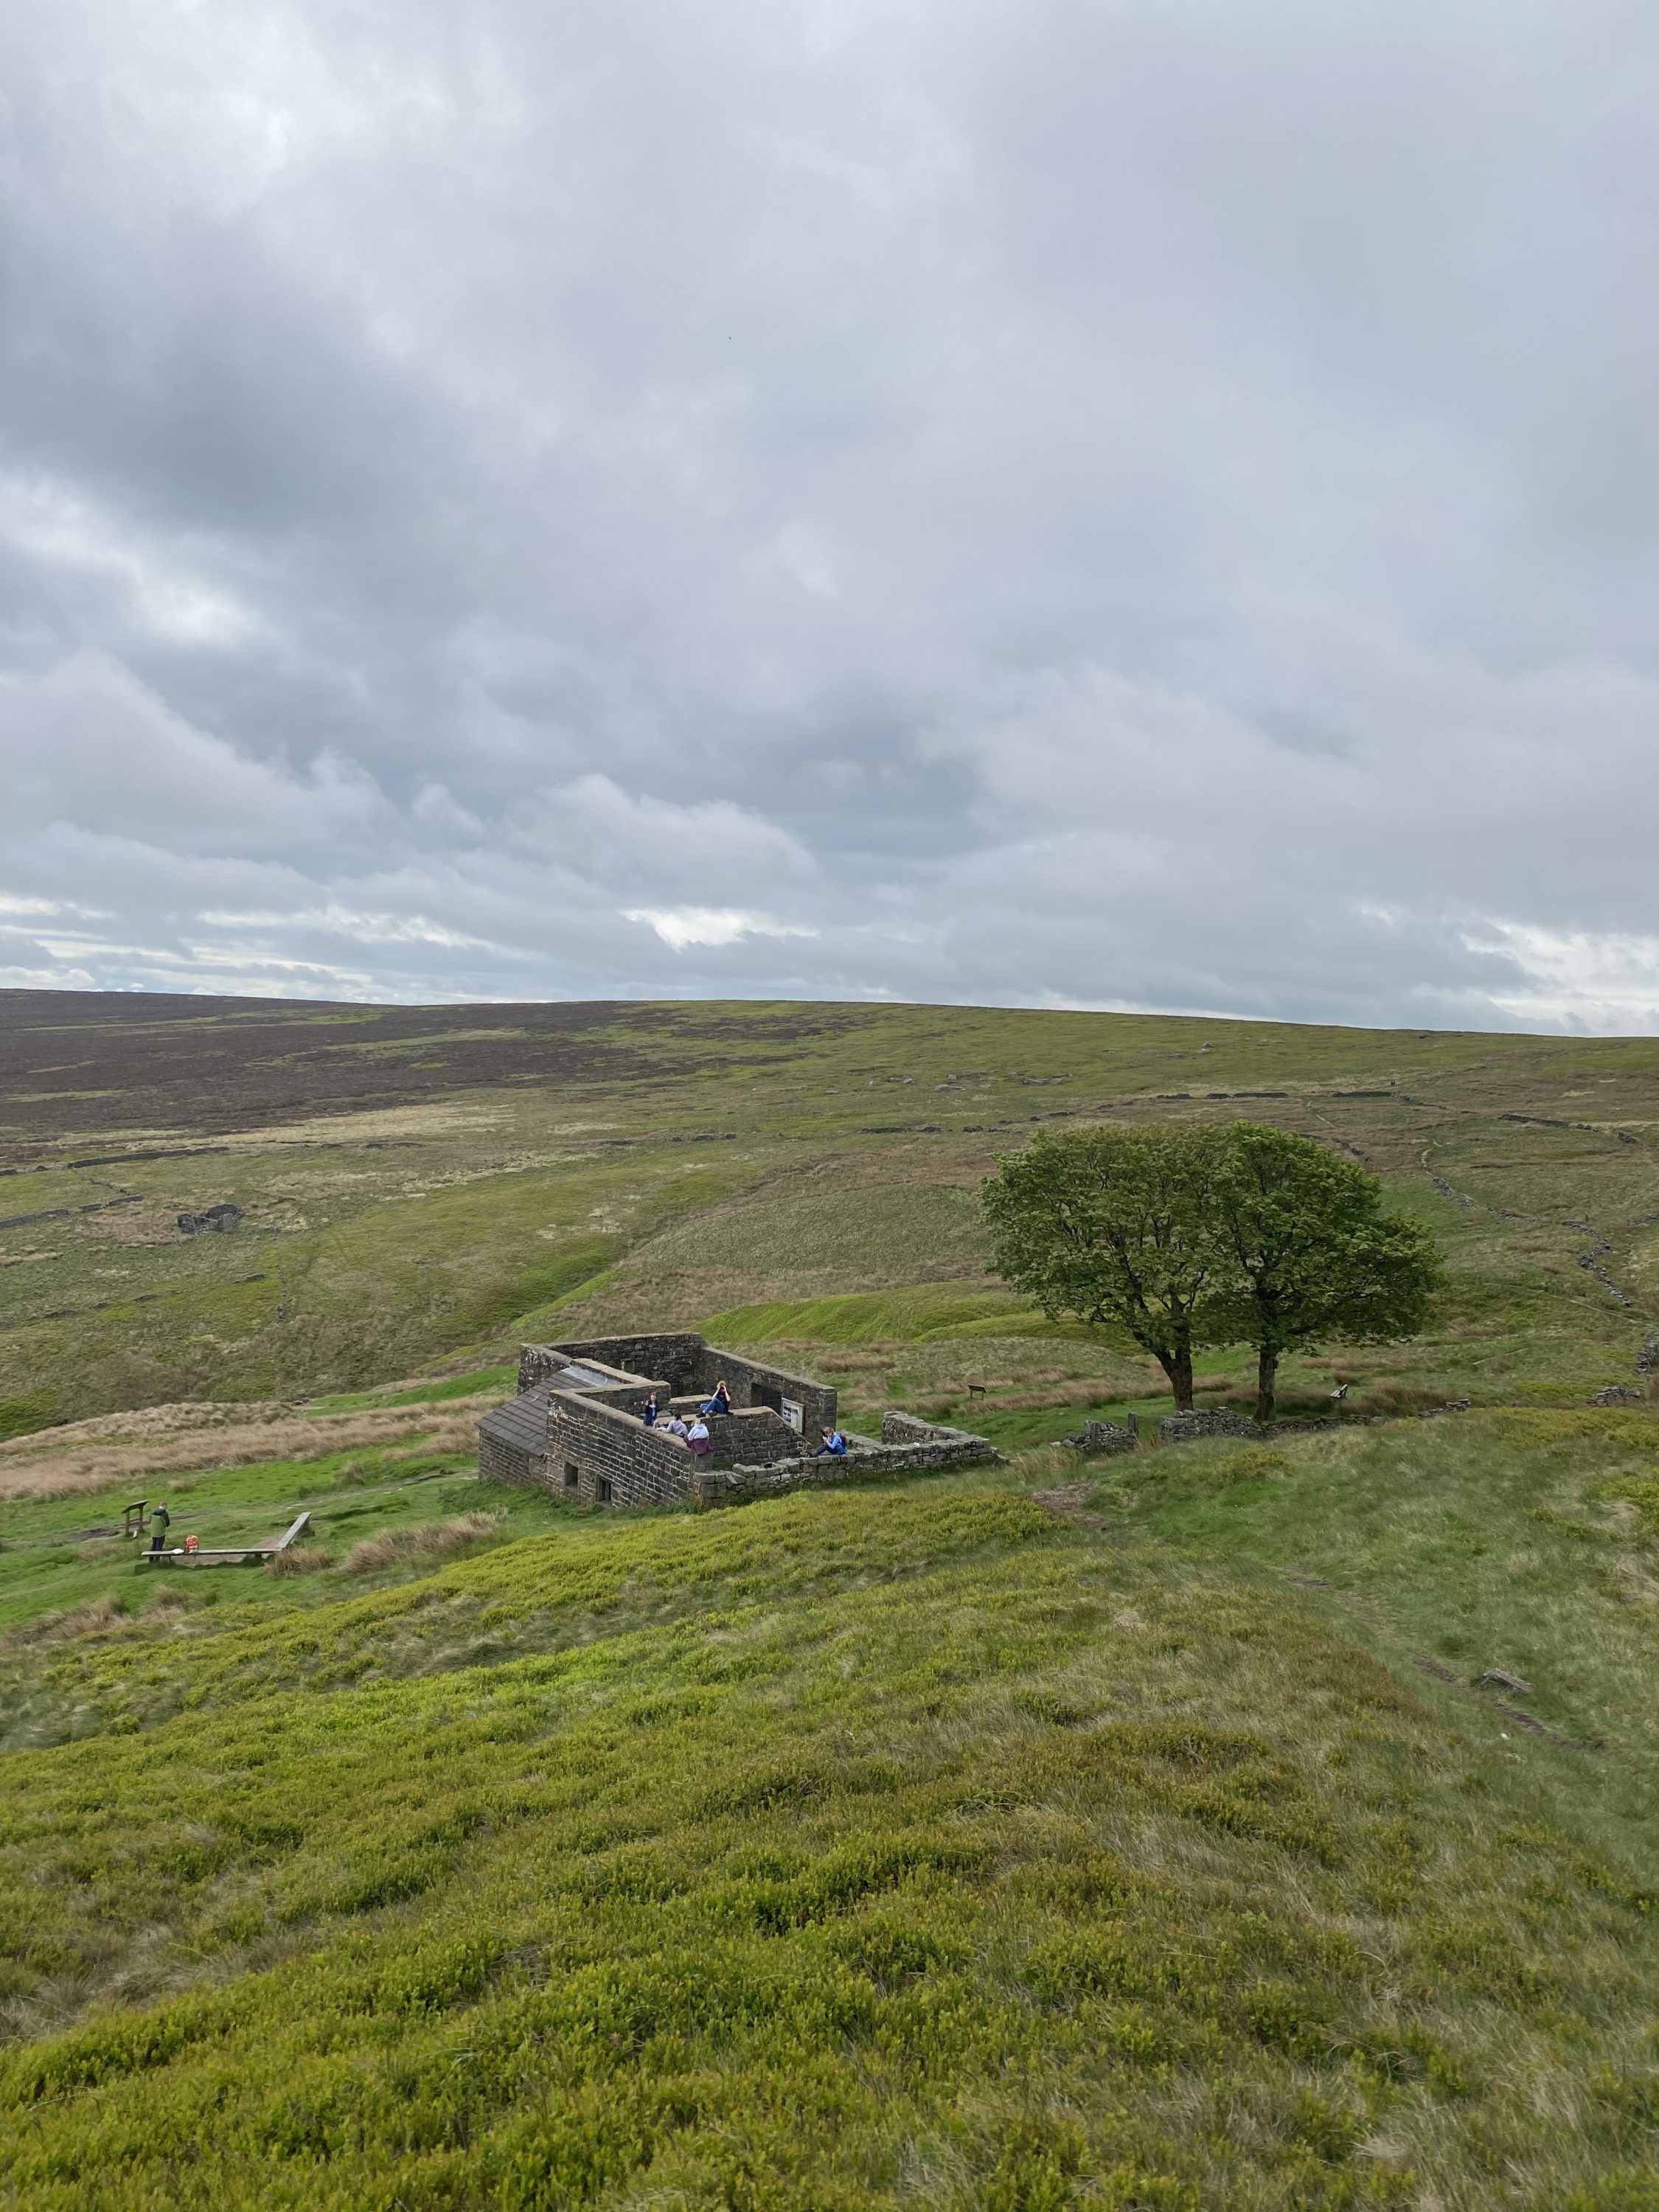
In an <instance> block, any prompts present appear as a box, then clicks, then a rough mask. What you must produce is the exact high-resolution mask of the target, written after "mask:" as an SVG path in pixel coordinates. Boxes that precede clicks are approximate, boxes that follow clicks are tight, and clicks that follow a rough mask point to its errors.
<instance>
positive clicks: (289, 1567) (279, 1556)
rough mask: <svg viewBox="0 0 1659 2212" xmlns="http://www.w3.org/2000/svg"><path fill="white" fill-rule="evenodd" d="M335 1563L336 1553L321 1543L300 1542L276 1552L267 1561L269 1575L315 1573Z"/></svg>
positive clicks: (266, 1568)
mask: <svg viewBox="0 0 1659 2212" xmlns="http://www.w3.org/2000/svg"><path fill="white" fill-rule="evenodd" d="M333 1564H334V1554H333V1553H332V1552H331V1551H328V1550H327V1549H325V1547H324V1546H323V1545H321V1544H300V1545H295V1546H293V1547H291V1548H290V1549H289V1550H288V1551H286V1552H275V1553H272V1554H271V1556H270V1559H267V1560H266V1561H265V1572H266V1573H267V1574H268V1575H279V1576H280V1575H314V1574H318V1573H320V1572H321V1571H322V1569H323V1568H325V1567H331V1566H332V1565H333Z"/></svg>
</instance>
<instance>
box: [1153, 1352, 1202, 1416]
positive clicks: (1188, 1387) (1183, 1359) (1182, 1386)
mask: <svg viewBox="0 0 1659 2212" xmlns="http://www.w3.org/2000/svg"><path fill="white" fill-rule="evenodd" d="M1157 1358H1158V1365H1159V1366H1160V1367H1161V1368H1162V1369H1163V1370H1164V1373H1165V1374H1166V1375H1167V1376H1169V1378H1170V1389H1172V1390H1173V1391H1174V1392H1175V1401H1176V1413H1191V1412H1192V1410H1193V1355H1192V1352H1191V1351H1190V1349H1183V1350H1182V1351H1180V1352H1159V1353H1158V1355H1157Z"/></svg>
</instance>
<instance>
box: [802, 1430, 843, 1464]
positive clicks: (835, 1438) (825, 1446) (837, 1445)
mask: <svg viewBox="0 0 1659 2212" xmlns="http://www.w3.org/2000/svg"><path fill="white" fill-rule="evenodd" d="M819 1434H820V1435H821V1436H822V1437H823V1443H821V1444H820V1445H819V1446H818V1448H817V1450H816V1451H815V1452H813V1453H811V1455H810V1456H811V1458H813V1459H845V1458H846V1456H847V1439H846V1437H844V1436H842V1432H841V1431H840V1430H839V1429H823V1430H820V1431H819Z"/></svg>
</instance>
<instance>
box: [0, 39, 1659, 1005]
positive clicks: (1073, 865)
mask: <svg viewBox="0 0 1659 2212" xmlns="http://www.w3.org/2000/svg"><path fill="white" fill-rule="evenodd" d="M0 132H3V143H0V214H3V234H0V286H3V300H0V751H3V763H4V769H5V786H4V805H3V819H0V982H4V983H11V984H16V983H40V984H56V985H61V984H64V983H70V984H82V985H98V986H136V987H144V988H161V989H205V990H212V991H246V992H256V993H274V994H283V995H318V996H344V997H370V996H372V997H387V998H398V999H448V998H473V997H506V998H525V997H540V996H565V995H571V994H575V995H584V996H586V995H599V996H611V995H617V994H677V993H696V994H716V993H718V994H752V993H766V994H789V995H830V996H846V997H854V996H892V997H897V998H921V999H932V1000H999V1001H1006V1002H1011V1003H1016V1004H1024V1005H1062V1006H1073V1005H1076V1006H1161V1007H1169V1008H1173V1009H1177V1010H1210V1011H1221V1012H1246V1013H1258V1014H1267V1015H1277V1016H1285V1017H1295V1018H1311V1019H1334V1020H1339V1021H1382V1022H1406V1023H1413V1024H1461V1025H1470V1026H1474V1025H1488V1026H1526V1027H1537V1028H1559V1027H1569V1028H1571V1027H1586V1028H1589V1029H1623V1030H1650V1029H1654V1028H1659V876H1656V871H1655V869H1654V866H1653V862H1652V854H1653V851H1654V848H1655V829H1656V816H1659V776H1656V769H1659V745H1656V736H1659V589H1656V586H1659V574H1656V570H1659V557H1656V532H1655V520H1656V515H1659V430H1656V423H1659V415H1656V410H1655V402H1654V393H1655V391H1656V389H1659V375H1656V368H1659V362H1656V355H1659V286H1656V284H1655V283H1654V281H1653V274H1652V261H1653V248H1652V244H1651V231H1652V210H1653V207H1654V205H1655V201H1656V190H1659V19H1656V17H1655V15H1654V14H1653V11H1652V10H1651V9H1649V8H1644V7H1638V6H1628V7H1626V6H1618V5H1603V4H1597V0H1583V4H1581V5H1578V6H1576V7H1573V8H1571V9H1569V8H1564V7H1561V6H1559V4H1554V3H1553V0H1552V4H1550V5H1548V6H1544V5H1536V4H1532V0H1501V4H1499V0H1490V4H1488V0H1390V4H1388V5H1386V6H1384V5H1381V4H1379V5H1376V6H1372V5H1360V6H1357V7H1348V8H1336V9H1333V8H1331V7H1330V6H1329V5H1328V0H1303V3H1302V4H1291V0H1242V4H1241V3H1240V0H1164V4H1152V5H1146V4H1142V0H1027V4H1024V5H1021V6H1018V7H1015V6H1009V5H1006V4H999V5H996V6H990V5H986V4H982V0H949V4H946V0H881V4H880V5H877V4H874V0H802V4H800V5H799V6H795V7H788V8H780V7H777V6H775V5H774V4H771V0H766V3H765V4H763V3H762V0H708V4H707V5H704V6H700V7H697V8H694V9H686V8H684V7H681V6H678V5H670V4H667V0H616V4H612V5H608V6H605V7H601V8H595V7H592V6H587V5H584V6H575V5H571V4H566V0H465V4H464V5H463V4H461V0H351V3H350V4H348V5H345V6H341V5H339V4H337V0H330V4H327V5H324V4H322V0H280V4H276V3H275V0H273V3H272V4H262V0H157V4H155V5H154V6H147V7H139V8H135V7H133V6H131V4H130V0H53V4H52V5H51V6H50V7H38V8H18V9H12V10H10V11H8V13H7V15H6V17H5V20H4V24H3V27H0Z"/></svg>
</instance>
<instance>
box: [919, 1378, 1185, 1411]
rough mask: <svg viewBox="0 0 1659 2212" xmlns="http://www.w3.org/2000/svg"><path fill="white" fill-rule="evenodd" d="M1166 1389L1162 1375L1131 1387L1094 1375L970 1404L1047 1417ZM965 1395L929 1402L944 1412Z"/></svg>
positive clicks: (1006, 1392)
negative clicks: (1067, 1409) (1066, 1408)
mask: <svg viewBox="0 0 1659 2212" xmlns="http://www.w3.org/2000/svg"><path fill="white" fill-rule="evenodd" d="M1169 1388H1170V1385H1169V1382H1168V1380H1167V1378H1166V1377H1165V1376H1162V1375H1160V1376H1158V1380H1157V1382H1156V1383H1154V1382H1153V1381H1152V1378H1151V1376H1137V1377H1136V1378H1135V1380H1134V1381H1133V1383H1109V1382H1107V1381H1106V1380H1105V1378H1104V1377H1103V1376H1098V1375H1097V1376H1095V1377H1094V1378H1093V1380H1092V1381H1090V1380H1088V1379H1086V1378H1085V1379H1084V1380H1080V1381H1079V1382H1075V1383H1051V1384H1049V1385H1048V1386H1047V1387H1046V1388H1044V1389H1040V1390H999V1391H998V1392H997V1393H996V1394H995V1395H994V1396H992V1397H987V1398H982V1399H981V1398H978V1397H975V1399H974V1400H973V1401H972V1403H973V1404H974V1405H975V1406H982V1407H984V1408H985V1409H986V1410H987V1412H988V1411H991V1410H993V1409H994V1410H995V1411H996V1412H997V1413H1053V1412H1055V1411H1057V1410H1058V1409H1059V1408H1060V1407H1062V1406H1097V1405H1105V1404H1107V1403H1109V1401H1111V1400H1113V1399H1115V1398H1155V1397H1157V1396H1158V1395H1159V1393H1160V1392H1167V1391H1168V1389H1169ZM964 1395H965V1392H964V1391H963V1390H961V1389H958V1390H956V1391H954V1392H953V1393H952V1394H951V1395H950V1396H948V1397H941V1398H939V1399H938V1400H937V1401H934V1400H930V1401H928V1402H929V1404H934V1403H937V1404H938V1405H939V1407H941V1408H943V1407H948V1406H955V1405H960V1404H961V1402H962V1401H963V1397H964ZM923 1410H924V1411H925V1410H926V1408H925V1407H924V1409H923Z"/></svg>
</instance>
